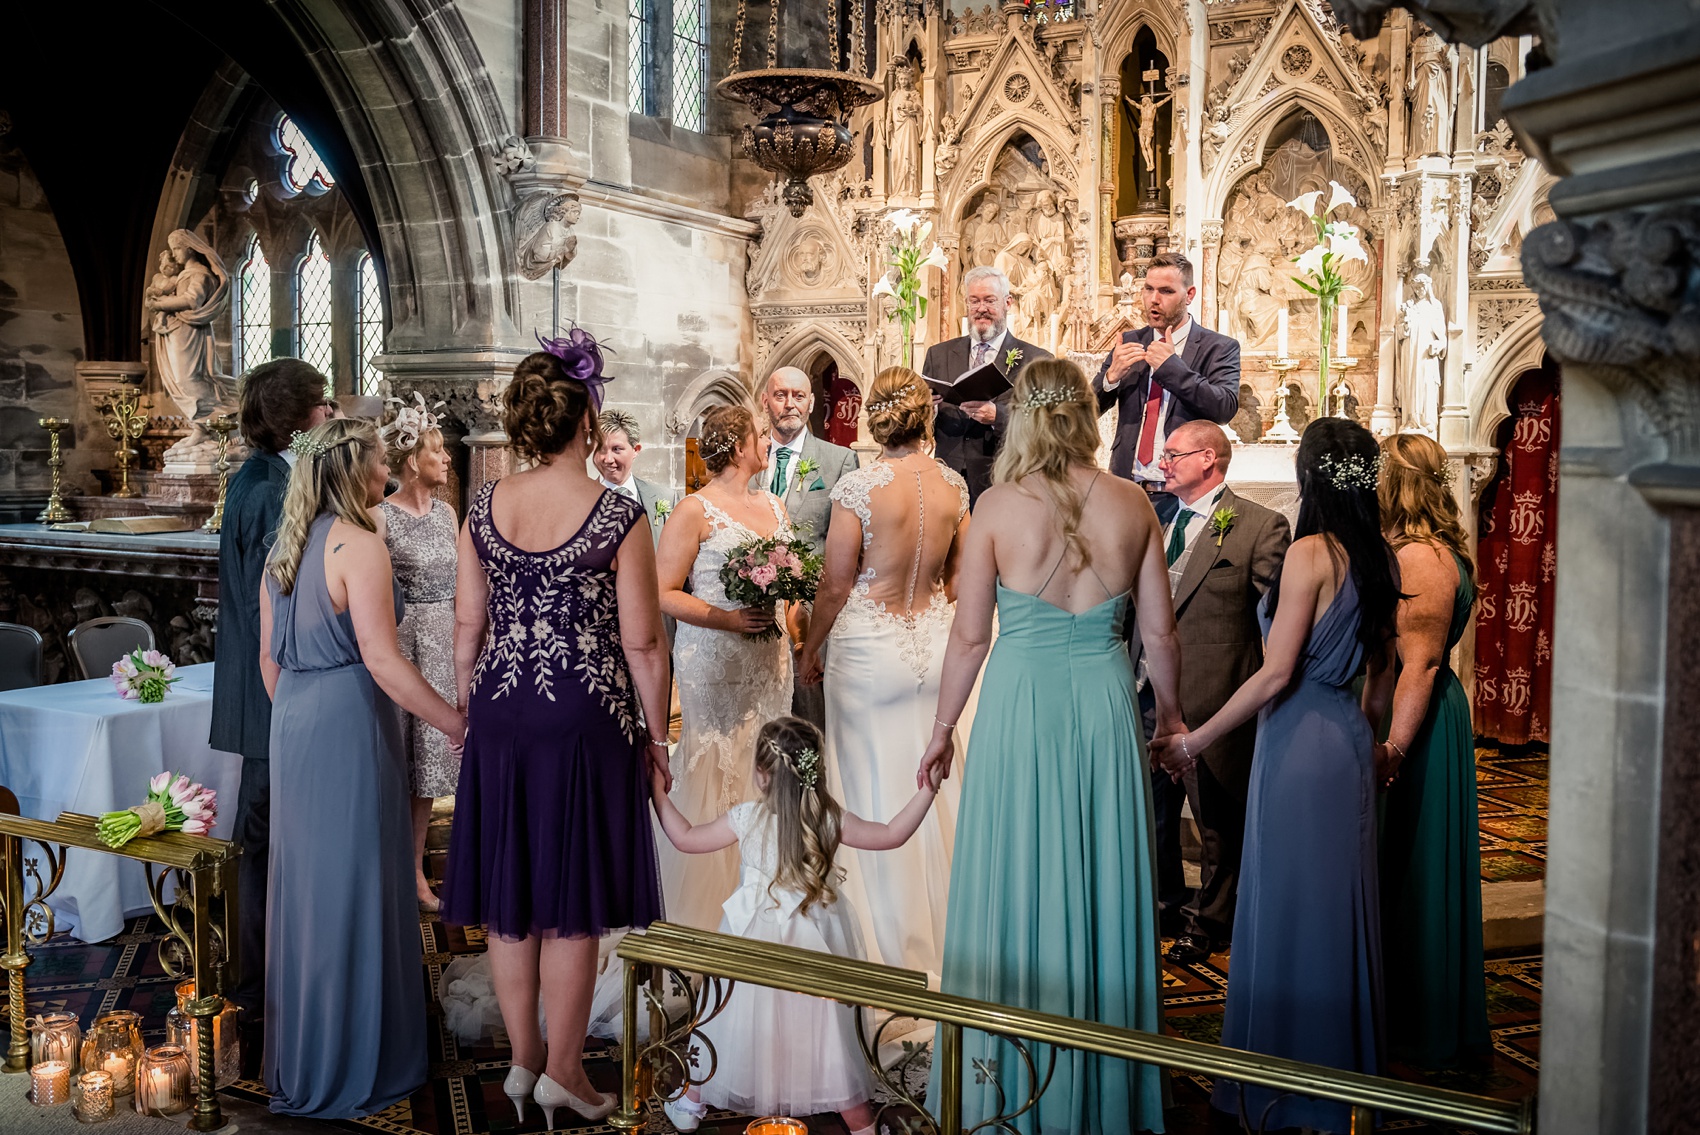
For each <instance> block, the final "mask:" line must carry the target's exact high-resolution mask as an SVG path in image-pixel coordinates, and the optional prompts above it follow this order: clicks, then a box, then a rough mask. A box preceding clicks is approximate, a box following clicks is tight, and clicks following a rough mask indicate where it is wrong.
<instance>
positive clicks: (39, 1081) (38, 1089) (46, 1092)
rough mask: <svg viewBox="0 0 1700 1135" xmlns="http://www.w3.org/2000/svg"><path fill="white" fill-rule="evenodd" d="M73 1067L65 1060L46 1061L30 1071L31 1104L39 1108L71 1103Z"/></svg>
mask: <svg viewBox="0 0 1700 1135" xmlns="http://www.w3.org/2000/svg"><path fill="white" fill-rule="evenodd" d="M70 1099H71V1066H70V1065H69V1064H67V1063H65V1062H64V1061H63V1060H44V1061H42V1062H41V1063H40V1064H37V1065H36V1066H35V1067H33V1068H31V1069H30V1102H31V1103H33V1104H35V1105H36V1106H37V1107H52V1106H53V1105H55V1104H61V1103H69V1102H70Z"/></svg>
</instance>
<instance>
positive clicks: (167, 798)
mask: <svg viewBox="0 0 1700 1135" xmlns="http://www.w3.org/2000/svg"><path fill="white" fill-rule="evenodd" d="M217 819H218V793H217V792H215V791H213V790H212V789H210V788H206V787H203V786H202V785H200V784H197V783H195V782H194V781H191V780H190V779H189V778H188V777H186V776H183V775H182V774H181V773H176V774H174V773H169V772H162V773H160V774H159V775H158V776H156V777H154V778H153V779H152V780H150V781H148V798H147V801H146V802H145V803H142V804H138V805H136V806H135V807H134V808H126V809H124V811H122V812H108V813H106V814H105V815H104V816H102V817H101V818H100V822H99V824H97V825H96V826H95V832H96V833H97V834H98V835H99V836H100V841H101V842H102V843H104V844H106V846H108V847H123V846H124V845H125V844H127V843H129V842H130V841H131V840H133V839H135V838H136V837H137V836H150V835H158V834H159V833H160V832H185V833H187V834H189V835H210V834H212V830H213V823H214V822H215V821H216V820H217Z"/></svg>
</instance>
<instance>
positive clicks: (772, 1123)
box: [744, 1115, 809, 1135]
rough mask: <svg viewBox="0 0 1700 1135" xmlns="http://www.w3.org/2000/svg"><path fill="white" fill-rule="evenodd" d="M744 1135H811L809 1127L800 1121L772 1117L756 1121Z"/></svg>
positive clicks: (779, 1116)
mask: <svg viewBox="0 0 1700 1135" xmlns="http://www.w3.org/2000/svg"><path fill="white" fill-rule="evenodd" d="M744 1135H809V1127H808V1124H806V1123H804V1122H803V1121H802V1120H800V1119H787V1118H786V1117H785V1116H783V1115H770V1116H768V1117H767V1118H765V1119H758V1120H755V1121H754V1122H752V1123H751V1124H750V1125H749V1126H748V1127H746V1128H744Z"/></svg>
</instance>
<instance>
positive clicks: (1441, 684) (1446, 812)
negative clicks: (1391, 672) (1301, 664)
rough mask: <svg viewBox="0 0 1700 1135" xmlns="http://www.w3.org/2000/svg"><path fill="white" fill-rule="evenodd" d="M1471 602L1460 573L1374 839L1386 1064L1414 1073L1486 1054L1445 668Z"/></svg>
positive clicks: (1456, 688)
mask: <svg viewBox="0 0 1700 1135" xmlns="http://www.w3.org/2000/svg"><path fill="white" fill-rule="evenodd" d="M1454 559H1455V560H1456V559H1457V557H1456V556H1454ZM1475 602H1476V589H1475V585H1474V584H1472V583H1471V581H1470V577H1469V575H1468V574H1467V573H1466V571H1465V570H1464V565H1463V563H1462V562H1461V561H1460V562H1459V563H1458V591H1457V593H1456V595H1455V596H1454V597H1453V600H1452V625H1451V626H1450V627H1449V628H1448V629H1447V632H1446V652H1447V653H1446V658H1443V659H1442V662H1441V668H1440V672H1439V673H1438V674H1437V675H1435V680H1434V693H1433V694H1432V695H1431V696H1430V698H1429V704H1428V716H1427V717H1425V718H1424V719H1423V724H1422V728H1421V729H1419V730H1418V731H1417V735H1416V738H1415V739H1414V740H1413V741H1412V742H1411V748H1410V751H1409V752H1408V753H1407V754H1406V755H1405V761H1404V764H1403V765H1402V766H1401V768H1400V770H1399V776H1398V779H1396V780H1395V781H1394V782H1393V787H1392V788H1390V789H1389V790H1388V792H1387V796H1386V801H1385V804H1386V811H1385V813H1384V816H1383V822H1382V830H1381V925H1382V934H1381V941H1382V951H1383V958H1384V963H1385V967H1384V969H1383V971H1382V972H1383V973H1385V974H1386V975H1387V1018H1386V1020H1387V1052H1388V1055H1389V1057H1390V1058H1392V1059H1394V1060H1399V1061H1405V1062H1407V1063H1410V1064H1414V1065H1417V1066H1418V1067H1422V1068H1446V1067H1452V1066H1454V1065H1457V1064H1460V1063H1464V1062H1468V1061H1472V1060H1485V1059H1487V1058H1489V1057H1490V1055H1491V1052H1492V1044H1491V1041H1490V1038H1489V1036H1488V1023H1487V993H1486V986H1485V983H1484V978H1483V969H1482V866H1481V834H1480V832H1479V830H1478V827H1477V819H1476V745H1475V736H1474V734H1473V732H1472V731H1471V728H1470V702H1469V699H1468V698H1467V697H1466V696H1465V694H1464V687H1463V686H1462V685H1461V684H1460V683H1459V681H1458V678H1457V675H1455V674H1453V673H1452V667H1451V664H1450V662H1449V659H1450V656H1451V652H1452V648H1453V647H1454V646H1456V645H1458V640H1459V638H1461V637H1462V636H1463V634H1464V631H1465V629H1466V628H1467V627H1468V626H1469V622H1470V611H1471V608H1472V607H1473V606H1474V605H1475Z"/></svg>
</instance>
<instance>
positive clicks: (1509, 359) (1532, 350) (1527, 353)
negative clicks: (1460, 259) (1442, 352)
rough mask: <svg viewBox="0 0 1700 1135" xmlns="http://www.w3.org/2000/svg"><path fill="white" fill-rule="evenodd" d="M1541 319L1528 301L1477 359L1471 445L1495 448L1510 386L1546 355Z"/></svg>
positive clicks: (1472, 385) (1508, 408)
mask: <svg viewBox="0 0 1700 1135" xmlns="http://www.w3.org/2000/svg"><path fill="white" fill-rule="evenodd" d="M1543 322H1545V321H1544V319H1543V318H1542V315H1541V310H1540V308H1539V307H1537V306H1535V305H1534V304H1532V303H1531V304H1530V305H1529V309H1528V310H1527V311H1526V312H1524V313H1523V314H1522V315H1521V317H1519V318H1518V319H1517V320H1516V321H1515V322H1514V323H1512V324H1511V325H1510V326H1509V327H1507V328H1506V329H1505V331H1504V332H1502V333H1501V334H1500V336H1499V337H1498V338H1497V339H1496V340H1495V341H1494V343H1493V345H1492V346H1491V347H1490V348H1489V350H1488V352H1487V354H1485V355H1483V356H1481V357H1480V358H1479V359H1478V360H1477V362H1476V367H1477V375H1476V377H1474V378H1473V379H1472V381H1471V383H1470V390H1469V394H1468V397H1469V407H1470V434H1471V436H1470V444H1471V445H1472V446H1476V447H1479V448H1483V449H1492V448H1494V440H1495V437H1496V435H1497V434H1498V432H1499V424H1500V423H1501V422H1503V421H1505V419H1506V418H1509V417H1510V416H1511V406H1510V404H1509V402H1508V397H1509V395H1510V393H1511V388H1512V387H1513V386H1514V385H1516V383H1517V380H1518V379H1519V378H1521V377H1522V376H1523V375H1524V374H1526V373H1527V372H1529V371H1531V370H1536V369H1539V367H1540V365H1541V360H1542V358H1544V357H1545V356H1546V351H1547V346H1546V342H1545V341H1544V340H1543V339H1542V338H1541V325H1542V323H1543ZM1484 483H1485V482H1484Z"/></svg>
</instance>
